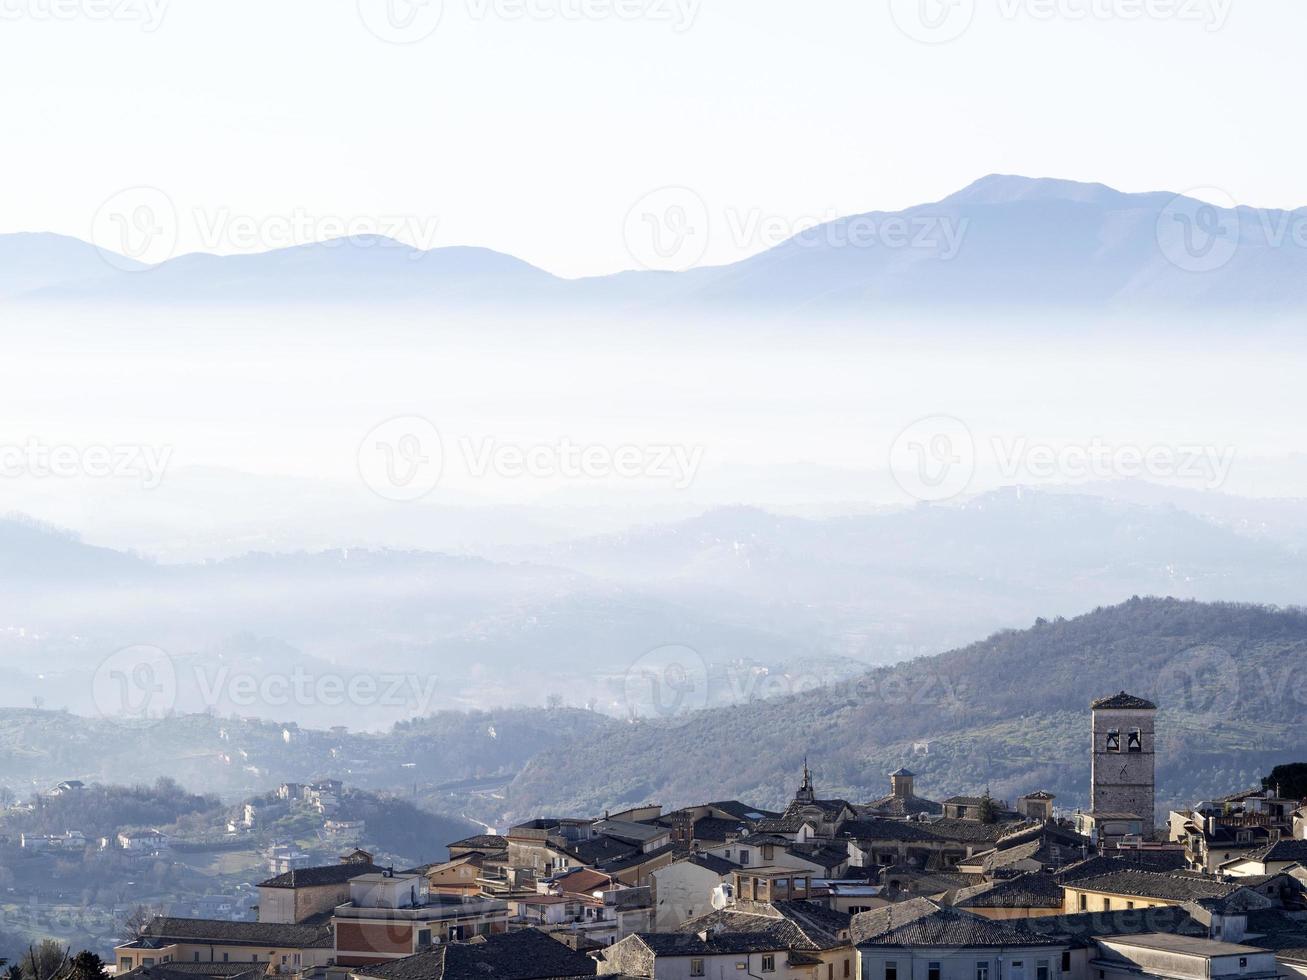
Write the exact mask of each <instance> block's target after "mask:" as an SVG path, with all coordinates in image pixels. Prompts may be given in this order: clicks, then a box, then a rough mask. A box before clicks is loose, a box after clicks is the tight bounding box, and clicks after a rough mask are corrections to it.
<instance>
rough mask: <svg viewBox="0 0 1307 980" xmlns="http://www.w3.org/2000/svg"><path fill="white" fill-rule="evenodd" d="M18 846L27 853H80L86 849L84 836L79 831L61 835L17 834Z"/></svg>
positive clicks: (67, 831)
mask: <svg viewBox="0 0 1307 980" xmlns="http://www.w3.org/2000/svg"><path fill="white" fill-rule="evenodd" d="M18 846H19V847H21V848H23V849H24V850H27V851H81V850H85V849H86V835H85V834H83V833H82V832H81V831H80V830H66V831H64V832H63V833H62V834H19V836H18Z"/></svg>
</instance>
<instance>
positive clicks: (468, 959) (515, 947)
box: [349, 929, 595, 980]
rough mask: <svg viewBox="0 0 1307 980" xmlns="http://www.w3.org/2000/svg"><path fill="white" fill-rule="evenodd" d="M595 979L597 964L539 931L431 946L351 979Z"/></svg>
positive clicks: (358, 969) (360, 971) (355, 972)
mask: <svg viewBox="0 0 1307 980" xmlns="http://www.w3.org/2000/svg"><path fill="white" fill-rule="evenodd" d="M594 975H595V961H594V960H593V959H591V958H590V957H589V956H587V955H586V954H585V953H581V952H578V951H576V950H574V949H570V948H568V947H567V946H565V945H563V944H562V943H560V942H558V941H557V940H554V939H551V938H550V937H549V936H547V935H545V934H544V933H543V932H541V931H540V930H538V929H523V930H521V931H520V932H511V933H504V934H497V935H492V936H484V937H480V938H478V939H477V940H475V941H473V942H453V943H447V944H444V945H441V946H433V947H432V948H430V949H427V950H423V951H422V952H420V953H416V954H414V955H413V956H408V957H404V958H402V959H395V960H388V961H386V962H383V963H379V964H376V965H373V966H366V967H356V968H355V969H354V970H352V971H351V972H350V974H349V976H350V980H546V978H549V980H572V978H574V977H592V976H594Z"/></svg>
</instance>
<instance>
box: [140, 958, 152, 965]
mask: <svg viewBox="0 0 1307 980" xmlns="http://www.w3.org/2000/svg"><path fill="white" fill-rule="evenodd" d="M141 966H154V957H153V956H142V957H141Z"/></svg>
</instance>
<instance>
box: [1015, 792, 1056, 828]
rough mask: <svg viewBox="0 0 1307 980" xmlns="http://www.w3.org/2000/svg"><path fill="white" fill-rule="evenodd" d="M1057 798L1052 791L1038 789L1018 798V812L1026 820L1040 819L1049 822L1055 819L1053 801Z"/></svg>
mask: <svg viewBox="0 0 1307 980" xmlns="http://www.w3.org/2000/svg"><path fill="white" fill-rule="evenodd" d="M1055 799H1057V797H1055V796H1054V795H1053V794H1052V793H1049V792H1046V791H1044V790H1036V791H1035V792H1034V793H1027V794H1026V795H1025V796H1022V797H1020V798H1018V800H1017V813H1018V814H1020V815H1021V816H1022V817H1023V818H1025V819H1026V820H1040V821H1043V822H1045V823H1048V822H1049V821H1051V820H1052V819H1053V801H1054V800H1055Z"/></svg>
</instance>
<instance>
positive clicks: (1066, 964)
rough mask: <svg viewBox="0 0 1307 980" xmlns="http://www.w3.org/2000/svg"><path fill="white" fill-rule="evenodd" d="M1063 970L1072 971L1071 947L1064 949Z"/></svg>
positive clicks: (1064, 971)
mask: <svg viewBox="0 0 1307 980" xmlns="http://www.w3.org/2000/svg"><path fill="white" fill-rule="evenodd" d="M1062 972H1063V973H1070V972H1071V950H1069V949H1064V950H1062Z"/></svg>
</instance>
